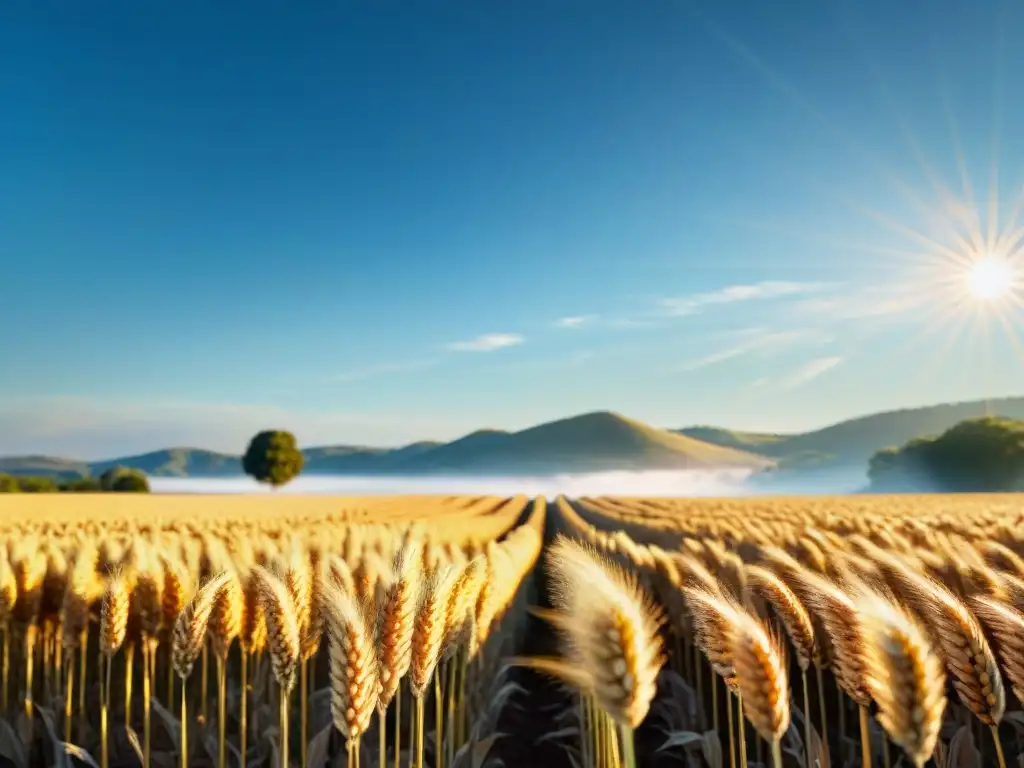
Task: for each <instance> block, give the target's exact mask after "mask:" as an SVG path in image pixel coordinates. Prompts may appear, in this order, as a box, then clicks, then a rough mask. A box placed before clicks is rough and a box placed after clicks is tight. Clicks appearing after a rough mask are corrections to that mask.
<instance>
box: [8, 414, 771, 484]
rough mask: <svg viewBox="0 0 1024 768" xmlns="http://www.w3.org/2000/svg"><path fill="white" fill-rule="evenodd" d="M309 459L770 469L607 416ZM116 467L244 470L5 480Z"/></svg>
mask: <svg viewBox="0 0 1024 768" xmlns="http://www.w3.org/2000/svg"><path fill="white" fill-rule="evenodd" d="M303 454H304V456H305V458H306V466H305V467H304V469H303V473H304V474H342V475H344V474H348V475H375V474H408V475H413V474H438V473H452V474H460V473H472V474H480V473H485V472H486V473H489V474H505V475H510V474H524V473H534V474H559V473H565V472H597V471H603V470H611V469H684V468H687V469H688V468H698V467H699V468H710V467H716V468H717V467H722V468H726V467H744V468H750V469H762V468H765V467H768V466H770V465H771V464H772V461H771V460H769V459H766V458H764V457H763V456H757V455H754V454H752V453H747V452H743V451H738V450H734V449H732V448H728V447H723V446H719V445H712V444H711V443H705V442H701V441H700V440H695V439H693V438H690V437H686V436H683V435H675V434H672V433H671V432H667V431H665V430H661V429H656V428H654V427H651V426H648V425H646V424H641V423H640V422H638V421H633V420H631V419H627V418H625V417H624V416H620V415H618V414H615V413H609V412H598V413H588V414H583V415H582V416H574V417H572V418H568V419H562V420H560V421H553V422H550V423H548V424H541V425H540V426H536V427H532V428H530V429H524V430H522V431H520V432H503V431H501V430H494V429H481V430H477V431H476V432H472V433H470V434H468V435H466V436H464V437H461V438H459V439H458V440H454V441H452V442H450V443H436V442H419V443H412V444H411V445H406V446H403V447H401V448H372V447H367V446H357V445H334V446H319V447H314V448H307V449H305V450H304V451H303ZM116 465H122V466H127V467H133V468H135V469H140V470H142V471H143V472H145V473H146V474H148V475H151V476H156V477H223V476H230V475H238V474H240V473H241V471H242V469H241V459H240V457H238V456H232V455H229V454H223V453H216V452H214V451H205V450H201V449H198V448H171V449H167V450H163V451H154V452H153V453H146V454H142V455H139V456H126V457H122V458H117V459H111V460H109V461H101V462H94V463H91V464H87V463H85V462H73V461H66V460H63V459H57V458H52V457H31V456H26V457H14V458H9V459H0V473H5V472H7V473H11V474H33V475H36V474H38V475H48V476H54V475H58V476H81V475H86V474H94V475H95V474H99V473H101V472H103V471H105V470H106V469H109V468H110V467H112V466H116Z"/></svg>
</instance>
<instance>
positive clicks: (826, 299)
mask: <svg viewBox="0 0 1024 768" xmlns="http://www.w3.org/2000/svg"><path fill="white" fill-rule="evenodd" d="M931 298H932V296H931V292H929V291H928V290H921V286H918V287H917V288H916V289H908V288H907V287H898V288H891V287H881V286H865V287H862V288H857V289H855V290H852V291H846V292H844V293H841V294H840V293H834V294H828V295H824V296H814V297H809V298H806V299H803V300H801V301H799V302H797V303H796V304H795V305H794V307H793V308H794V310H795V311H797V312H799V313H801V314H806V315H814V316H817V317H820V318H823V319H830V320H866V319H871V318H874V319H879V320H882V319H886V318H888V319H899V318H902V317H906V316H907V315H910V314H911V313H913V312H915V311H920V310H922V309H924V308H925V307H926V306H927V304H928V301H929V300H930V299H931Z"/></svg>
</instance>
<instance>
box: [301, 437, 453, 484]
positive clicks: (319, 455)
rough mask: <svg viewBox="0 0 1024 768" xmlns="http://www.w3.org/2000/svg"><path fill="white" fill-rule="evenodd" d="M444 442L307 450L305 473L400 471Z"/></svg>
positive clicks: (425, 441)
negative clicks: (396, 446)
mask: <svg viewBox="0 0 1024 768" xmlns="http://www.w3.org/2000/svg"><path fill="white" fill-rule="evenodd" d="M442 445H444V443H438V442H433V441H429V440H424V441H423V442H419V443H412V444H410V445H406V446H403V447H401V448H370V447H366V446H353V445H333V446H322V447H318V448H307V449H305V450H304V451H303V452H302V454H303V455H304V456H305V457H306V465H305V467H304V468H303V470H302V471H303V474H311V473H312V474H332V475H358V474H377V473H384V472H397V471H399V470H400V468H401V466H402V465H403V464H404V463H405V462H407V461H409V460H410V459H412V458H414V457H416V456H419V455H420V454H421V453H426V452H427V451H432V450H433V449H435V448H437V447H439V446H442Z"/></svg>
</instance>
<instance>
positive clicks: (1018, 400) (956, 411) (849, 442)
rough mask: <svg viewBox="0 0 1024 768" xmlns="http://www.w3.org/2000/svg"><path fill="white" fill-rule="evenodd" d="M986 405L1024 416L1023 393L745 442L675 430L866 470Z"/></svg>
mask: <svg viewBox="0 0 1024 768" xmlns="http://www.w3.org/2000/svg"><path fill="white" fill-rule="evenodd" d="M986 403H987V409H988V412H989V413H990V414H991V415H993V416H1005V417H1007V418H1011V419H1024V397H1012V398H1003V399H999V400H989V401H985V400H974V401H970V402H963V403H944V404H942V405H932V406H926V407H923V408H908V409H903V410H896V411H886V412H883V413H875V414H871V415H869V416H862V417H859V418H855V419H849V420H847V421H841V422H839V423H838V424H833V425H832V426H829V427H825V428H823V429H818V430H815V431H813V432H804V433H800V434H795V435H759V434H756V433H753V434H752V437H753V439H752V440H750V441H748V442H740V441H739V440H738V438H737V435H745V434H747V433H742V432H739V433H737V432H732V431H730V430H726V429H716V428H714V427H689V428H686V429H680V430H676V432H677V433H678V434H683V435H688V436H691V437H698V436H699V437H700V439H703V440H706V441H708V442H712V443H715V444H717V445H723V446H727V447H737V446H741V447H743V448H744V449H745V450H748V451H752V452H755V453H759V454H761V455H763V456H768V457H770V458H773V459H778V460H780V461H781V463H782V465H783V466H786V465H787V464H791V465H794V466H811V465H814V466H857V467H860V468H863V469H865V470H866V468H867V462H868V460H869V459H870V458H871V456H872V455H873V454H874V453H875V451H878V450H881V449H882V448H887V447H890V446H901V445H903V444H904V443H906V442H907V441H909V440H912V439H914V438H915V437H920V436H923V435H937V434H939V433H941V432H944V431H945V430H947V429H949V428H950V427H952V426H953V425H954V424H957V423H958V422H961V421H963V420H964V419H970V418H974V417H978V416H983V415H985V413H986Z"/></svg>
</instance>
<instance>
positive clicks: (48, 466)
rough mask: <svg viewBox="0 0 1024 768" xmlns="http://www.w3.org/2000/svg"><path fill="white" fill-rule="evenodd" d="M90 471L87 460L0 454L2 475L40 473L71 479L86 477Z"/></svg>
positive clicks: (46, 475) (45, 475) (0, 473)
mask: <svg viewBox="0 0 1024 768" xmlns="http://www.w3.org/2000/svg"><path fill="white" fill-rule="evenodd" d="M89 472H90V469H89V463H88V462H87V461H75V460H74V459H60V458H57V457H55V456H0V475H40V476H44V477H54V478H61V479H70V478H75V477H86V476H87V475H88V474H89Z"/></svg>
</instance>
